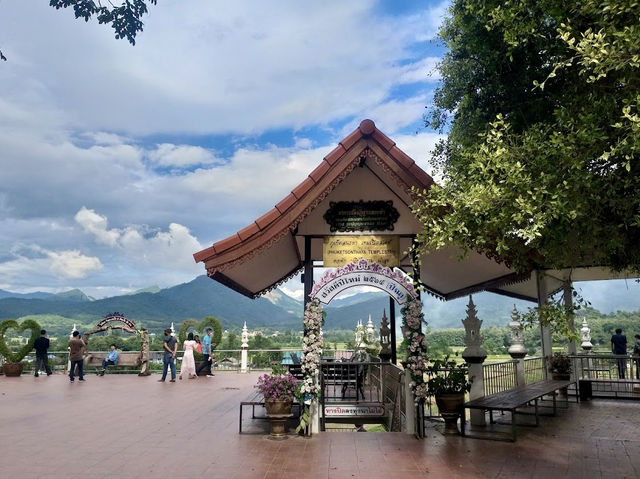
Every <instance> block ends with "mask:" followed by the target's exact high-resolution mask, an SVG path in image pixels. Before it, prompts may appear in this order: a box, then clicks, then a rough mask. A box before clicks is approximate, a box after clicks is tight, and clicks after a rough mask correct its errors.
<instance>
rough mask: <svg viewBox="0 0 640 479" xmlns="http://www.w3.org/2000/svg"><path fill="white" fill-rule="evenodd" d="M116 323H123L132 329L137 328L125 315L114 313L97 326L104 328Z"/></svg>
mask: <svg viewBox="0 0 640 479" xmlns="http://www.w3.org/2000/svg"><path fill="white" fill-rule="evenodd" d="M114 321H115V322H118V323H123V324H124V325H125V326H128V327H129V328H131V329H134V328H135V327H136V325H135V323H134V322H133V321H131V320H130V319H127V318H125V317H124V315H122V314H120V313H112V314H108V315H106V316H105V317H104V318H102V320H100V322H99V323H98V324H97V325H96V326H97V327H98V328H104V327H105V326H106V325H107V324H108V323H112V322H114Z"/></svg>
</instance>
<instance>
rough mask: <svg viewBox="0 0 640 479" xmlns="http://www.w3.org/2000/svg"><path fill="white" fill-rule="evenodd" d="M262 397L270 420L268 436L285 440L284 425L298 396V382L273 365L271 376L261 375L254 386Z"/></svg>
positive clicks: (279, 366)
mask: <svg viewBox="0 0 640 479" xmlns="http://www.w3.org/2000/svg"><path fill="white" fill-rule="evenodd" d="M255 387H256V388H257V389H258V390H259V391H260V392H261V393H262V395H263V396H264V405H265V408H266V409H267V416H269V419H270V425H271V428H270V434H271V436H272V437H275V438H286V435H285V433H286V431H285V424H286V421H287V418H289V417H291V416H292V414H291V406H292V404H293V400H294V399H295V398H296V396H297V395H298V382H297V380H296V378H294V377H293V376H292V375H291V374H290V373H289V372H287V371H285V369H284V368H283V367H282V366H281V365H274V366H273V367H272V372H271V374H263V375H262V376H260V377H259V378H258V384H256V386H255Z"/></svg>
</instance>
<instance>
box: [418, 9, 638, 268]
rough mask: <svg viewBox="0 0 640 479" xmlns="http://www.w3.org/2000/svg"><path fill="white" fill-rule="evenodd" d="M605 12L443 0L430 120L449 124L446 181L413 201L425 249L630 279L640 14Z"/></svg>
mask: <svg viewBox="0 0 640 479" xmlns="http://www.w3.org/2000/svg"><path fill="white" fill-rule="evenodd" d="M602 4H603V2H601V1H597V2H596V1H595V0H587V1H584V2H577V1H572V2H564V1H560V0H542V1H534V0H522V1H519V2H504V3H503V2H498V1H497V0H495V1H494V0H487V1H480V0H455V1H454V2H453V4H452V7H451V9H450V17H449V18H448V19H447V20H446V21H445V24H444V27H443V28H442V29H441V31H440V36H441V38H442V40H443V41H444V42H445V44H446V45H447V47H448V48H449V51H448V53H447V54H446V56H445V58H444V60H443V62H442V64H441V67H440V71H441V74H442V78H443V80H442V83H441V85H440V86H439V88H438V91H437V92H436V96H435V106H434V107H433V108H432V109H431V111H430V112H429V114H428V115H427V122H428V124H429V125H430V126H432V127H438V128H444V127H445V126H446V123H445V121H451V130H450V134H449V137H448V140H447V141H446V142H445V143H442V144H440V145H438V148H437V149H436V151H435V152H434V153H435V154H436V155H437V156H436V163H437V164H438V165H439V167H440V169H441V174H442V177H443V179H444V181H443V184H442V186H440V187H434V188H432V189H431V190H430V191H429V192H417V193H418V199H417V201H416V202H415V204H414V205H413V209H414V212H415V213H416V214H417V215H418V217H419V218H420V220H421V222H422V223H423V225H424V229H423V231H422V233H421V234H420V235H419V237H418V240H419V241H420V242H421V248H422V249H423V250H427V251H430V250H435V249H440V248H443V247H445V246H448V245H450V244H452V243H453V244H455V245H458V246H460V247H461V248H462V249H463V250H466V249H468V248H473V249H474V250H476V251H479V252H482V253H486V254H488V255H491V256H495V254H496V253H497V254H498V256H499V257H500V258H501V259H503V260H505V261H506V262H508V263H509V264H511V265H512V266H514V267H515V268H516V269H518V270H519V271H528V270H530V269H533V268H541V267H558V268H563V267H572V266H586V265H589V266H590V265H608V266H611V267H613V268H614V269H625V268H630V269H635V270H636V271H640V229H639V228H638V218H639V217H640V195H638V194H637V191H639V190H640V176H639V166H638V156H639V153H640V116H639V112H638V103H639V102H640V66H639V65H638V61H639V60H640V26H638V22H637V19H638V18H639V17H640V6H639V4H638V3H637V2H632V1H627V0H622V1H621V2H613V1H611V2H607V1H605V2H604V4H606V6H607V7H608V8H607V9H605V10H603V9H602V8H601V7H602ZM621 5H622V6H623V7H621Z"/></svg>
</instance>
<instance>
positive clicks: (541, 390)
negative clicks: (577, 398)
mask: <svg viewBox="0 0 640 479" xmlns="http://www.w3.org/2000/svg"><path fill="white" fill-rule="evenodd" d="M571 384H573V381H571V380H553V379H549V380H544V381H536V382H534V383H530V384H524V385H522V386H518V387H515V388H513V389H509V390H508V391H502V392H499V393H496V394H492V395H490V396H485V397H482V398H477V399H473V400H471V401H468V402H466V403H464V405H463V410H462V411H461V414H462V415H461V421H460V422H461V430H462V435H463V436H468V437H476V438H481V439H497V440H504V439H501V438H499V437H486V436H473V435H468V434H466V432H465V422H466V418H465V414H464V408H468V409H481V410H483V411H489V418H490V422H491V423H492V424H493V423H494V420H493V411H503V412H504V411H508V412H510V413H511V437H510V439H507V440H511V441H513V442H515V440H516V425H517V424H516V419H515V417H516V414H530V413H525V412H521V411H518V409H519V408H522V407H524V406H526V405H529V404H531V403H532V402H533V403H534V413H533V415H534V416H535V419H536V424H535V425H536V426H538V425H539V424H540V419H539V416H540V412H539V405H538V400H540V399H542V398H543V397H544V396H549V395H550V396H552V398H553V415H554V416H555V414H556V412H557V410H556V407H557V406H556V391H558V390H561V389H565V390H566V388H567V387H569V386H570V385H571ZM567 403H568V399H567Z"/></svg>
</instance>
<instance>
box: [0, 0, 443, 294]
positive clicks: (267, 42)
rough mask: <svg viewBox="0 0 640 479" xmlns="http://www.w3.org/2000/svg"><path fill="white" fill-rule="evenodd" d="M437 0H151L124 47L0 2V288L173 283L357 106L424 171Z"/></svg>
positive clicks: (250, 214) (272, 193) (272, 198)
mask: <svg viewBox="0 0 640 479" xmlns="http://www.w3.org/2000/svg"><path fill="white" fill-rule="evenodd" d="M446 5H447V3H446V2H438V1H420V2H418V1H401V2H398V1H392V0H390V1H373V0H359V1H356V2H343V1H333V0H329V1H325V2H297V1H279V2H261V1H253V0H252V1H243V2H223V1H212V0H190V1H189V2H185V1H183V0H162V1H160V2H158V5H157V6H151V7H150V14H149V15H148V16H147V17H146V18H145V29H144V32H143V33H142V34H140V35H139V37H138V38H137V44H136V46H135V47H132V46H130V45H129V44H128V43H127V42H125V41H117V40H115V39H114V38H113V33H112V31H111V30H110V29H109V28H107V27H105V26H101V25H98V24H97V23H96V22H89V23H85V22H84V21H77V20H75V19H74V18H73V12H72V11H71V10H60V11H56V10H54V9H53V8H51V7H49V6H48V2H46V1H43V2H24V1H22V0H4V1H2V2H1V3H0V49H2V51H3V52H4V54H5V55H6V56H7V58H8V61H7V62H2V64H1V65H0V88H1V91H2V95H0V145H2V146H1V148H0V167H1V168H2V175H0V289H5V290H9V291H15V292H30V291H36V290H40V291H51V292H57V291H64V290H67V289H69V288H76V287H77V288H80V289H82V290H83V291H85V292H86V293H88V294H90V295H93V296H95V297H104V296H110V295H114V294H119V293H123V292H128V291H132V290H135V289H139V288H144V287H147V286H149V285H152V284H157V285H159V286H161V287H165V286H171V285H174V284H178V283H181V282H185V281H189V280H191V279H192V278H194V277H195V276H196V275H198V274H203V273H204V267H203V266H202V265H201V264H198V265H196V264H195V263H194V262H193V258H192V254H193V253H194V252H195V251H198V250H200V249H202V248H204V247H206V246H208V245H210V244H211V243H213V242H215V241H218V240H220V239H223V238H225V237H227V236H229V235H230V234H233V233H234V232H236V231H237V230H239V229H241V228H243V227H244V226H246V225H247V224H249V223H250V222H251V221H253V220H254V219H255V218H257V217H259V216H260V215H262V214H263V213H264V212H266V211H267V210H269V209H270V208H271V207H272V206H273V205H274V204H275V203H277V202H278V201H279V200H280V199H282V198H283V197H285V196H286V195H287V194H288V193H289V192H290V190H291V189H292V188H293V187H295V186H296V185H297V184H298V183H299V182H300V181H302V180H303V179H304V178H305V177H306V176H307V175H308V173H309V172H310V171H312V170H313V169H314V168H315V166H317V164H318V163H320V161H321V160H322V158H323V157H324V155H325V154H326V153H327V152H329V151H331V150H332V149H333V148H334V147H335V145H336V144H337V142H338V141H340V140H341V139H342V138H343V137H345V136H346V135H347V134H348V133H350V132H351V131H352V130H353V129H354V128H356V127H357V125H358V124H359V123H360V121H362V120H363V119H365V118H371V119H373V120H374V121H375V122H376V125H377V126H378V127H379V128H380V129H381V130H382V131H384V132H385V133H386V134H387V135H389V136H390V137H392V138H393V139H394V140H395V141H396V142H397V143H398V144H399V146H400V147H401V148H402V149H403V150H405V151H406V152H407V153H408V154H409V155H410V156H412V157H413V158H414V159H415V160H416V161H417V162H418V163H419V164H420V165H421V166H422V167H423V168H425V169H426V170H427V171H429V170H430V167H429V150H430V149H431V148H432V146H433V144H434V143H435V142H436V141H437V139H438V135H437V134H436V133H435V132H432V131H428V130H426V129H424V128H422V115H423V113H424V108H425V106H426V105H428V103H429V101H430V98H431V96H432V91H433V89H434V87H435V86H436V82H437V76H429V75H430V73H431V74H433V73H434V67H435V65H436V63H437V61H438V58H439V57H440V56H441V55H442V53H443V48H442V46H439V45H438V43H437V42H436V41H435V35H436V32H437V29H438V26H439V25H440V23H441V21H442V18H443V14H444V12H445V9H446ZM296 287H297V285H292V286H291V288H292V289H296Z"/></svg>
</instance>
